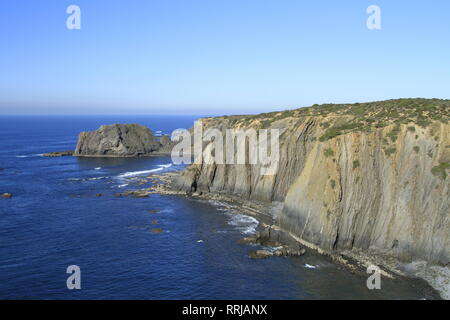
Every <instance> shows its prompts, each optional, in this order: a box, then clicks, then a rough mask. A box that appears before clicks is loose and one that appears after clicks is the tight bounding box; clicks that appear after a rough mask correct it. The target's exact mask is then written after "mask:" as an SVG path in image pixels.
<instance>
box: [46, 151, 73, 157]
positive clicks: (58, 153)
mask: <svg viewBox="0 0 450 320" xmlns="http://www.w3.org/2000/svg"><path fill="white" fill-rule="evenodd" d="M72 155H73V151H71V150H66V151H56V152H48V153H44V154H43V155H42V156H43V157H70V156H72Z"/></svg>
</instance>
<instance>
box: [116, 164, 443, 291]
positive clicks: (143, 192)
mask: <svg viewBox="0 0 450 320" xmlns="http://www.w3.org/2000/svg"><path fill="white" fill-rule="evenodd" d="M181 173H182V171H177V172H168V173H163V174H153V175H151V176H148V177H147V179H148V181H149V182H151V183H152V186H151V187H148V188H144V189H139V190H132V191H128V192H125V193H124V195H125V196H136V197H142V196H148V195H150V194H160V195H175V196H181V197H188V198H190V199H192V200H206V201H218V202H220V203H221V204H225V205H226V206H229V207H230V208H238V210H239V211H240V212H241V213H242V214H246V215H249V216H252V217H254V218H256V219H257V220H258V221H259V227H258V228H259V229H260V231H258V232H257V234H256V235H255V236H254V237H251V238H252V239H248V238H243V239H242V242H241V243H257V242H258V241H261V239H262V241H264V242H266V243H276V244H277V245H281V246H283V247H285V248H289V249H291V250H292V249H293V248H298V247H300V248H304V249H306V250H308V252H313V253H316V254H319V255H321V256H324V257H327V258H329V259H330V260H331V261H332V262H334V263H336V264H338V265H341V266H343V267H344V268H346V269H347V270H348V271H349V272H351V273H356V274H359V275H365V276H366V277H367V267H369V266H370V265H375V266H378V267H379V269H380V274H381V276H382V277H387V278H389V279H391V280H398V281H409V282H414V283H415V285H417V286H418V287H419V288H422V289H423V290H433V291H434V292H436V294H437V295H438V296H440V298H441V299H444V300H449V299H450V292H449V282H450V272H449V270H448V268H446V267H439V266H428V265H427V264H426V262H422V261H414V262H412V263H405V262H401V261H399V260H398V259H396V258H394V257H391V256H389V255H387V254H382V253H380V252H378V251H374V250H371V249H369V250H368V251H363V250H359V249H352V250H342V251H334V252H332V251H329V250H324V249H323V248H320V247H319V246H317V245H315V244H313V243H310V242H308V241H305V240H304V239H301V238H299V237H298V236H296V235H294V234H293V233H291V232H290V231H289V230H284V229H282V228H281V227H279V226H278V225H277V223H276V211H277V209H279V206H280V205H281V203H278V202H273V203H267V202H262V201H258V200H244V199H242V198H240V197H237V196H233V195H228V194H225V193H211V192H193V193H191V192H185V191H181V190H178V189H177V188H176V187H175V186H174V185H173V179H174V178H175V177H177V176H178V175H180V174H181ZM255 238H256V239H255Z"/></svg>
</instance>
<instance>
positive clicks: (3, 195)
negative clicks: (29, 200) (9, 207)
mask: <svg viewBox="0 0 450 320" xmlns="http://www.w3.org/2000/svg"><path fill="white" fill-rule="evenodd" d="M1 197H2V198H5V199H10V198H12V194H11V193H7V192H6V193H3V194H2V195H1Z"/></svg>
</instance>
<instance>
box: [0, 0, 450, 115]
mask: <svg viewBox="0 0 450 320" xmlns="http://www.w3.org/2000/svg"><path fill="white" fill-rule="evenodd" d="M70 4H76V5H78V6H79V7H80V8H81V30H68V29H67V28H66V19H67V17H68V14H67V13H66V8H67V7H68V6H69V5H70ZM372 4H376V5H378V6H379V7H380V8H381V14H382V29H381V30H368V29H367V27H366V20H367V17H368V15H367V13H366V9H367V7H368V6H369V5H372ZM0 40H1V49H0V70H1V72H0V114H85V113H86V114H122V113H127V114H236V113H259V112H265V111H272V110H280V109H287V108H297V107H300V106H307V105H312V104H314V103H328V102H335V103H341V102H362V101H373V100H384V99H390V98H398V97H426V98H431V97H436V98H450V90H449V88H450V1H448V0H434V1H425V0H420V1H413V0H409V1H406V0H395V1H394V0H388V1H381V0H370V1H365V0H345V1H344V0H342V1H336V0H314V1H313V0H310V1H301V0H277V1H275V0H271V1H266V0H164V1H162V0H158V1H151V0H128V1H125V0H122V1H116V0H108V1H106V0H70V1H65V0H48V1H42V0H15V1H1V3H0Z"/></svg>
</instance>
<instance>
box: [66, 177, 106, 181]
mask: <svg viewBox="0 0 450 320" xmlns="http://www.w3.org/2000/svg"><path fill="white" fill-rule="evenodd" d="M108 178H109V177H93V178H69V179H67V180H69V181H94V180H103V179H108Z"/></svg>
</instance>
